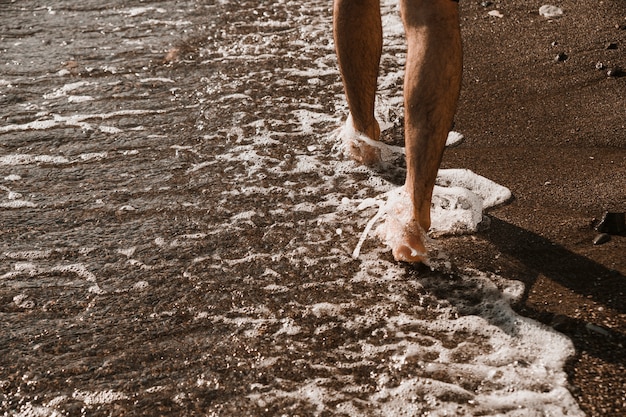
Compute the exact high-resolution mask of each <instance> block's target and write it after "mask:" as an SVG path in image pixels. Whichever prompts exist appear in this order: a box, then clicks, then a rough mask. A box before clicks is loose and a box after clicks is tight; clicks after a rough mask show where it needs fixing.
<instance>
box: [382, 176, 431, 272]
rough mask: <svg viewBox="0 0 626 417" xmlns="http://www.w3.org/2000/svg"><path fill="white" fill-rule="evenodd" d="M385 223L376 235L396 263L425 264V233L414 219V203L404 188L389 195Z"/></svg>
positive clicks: (384, 213) (385, 208)
mask: <svg viewBox="0 0 626 417" xmlns="http://www.w3.org/2000/svg"><path fill="white" fill-rule="evenodd" d="M383 211H384V212H383V218H384V222H383V223H382V224H381V225H380V226H378V228H377V229H376V234H377V235H378V237H380V239H381V240H383V242H385V243H386V244H387V245H388V246H389V247H391V251H392V254H393V257H394V258H395V260H396V261H403V262H424V261H426V260H427V251H426V246H425V245H424V241H425V238H426V237H425V236H426V233H425V231H423V230H422V228H421V227H420V225H419V223H418V222H417V220H416V219H415V218H414V217H413V203H412V202H411V200H410V198H409V195H408V193H407V192H406V191H405V190H404V187H400V188H397V189H395V190H393V191H392V192H390V193H389V194H388V199H387V202H386V203H385V206H384V207H383Z"/></svg>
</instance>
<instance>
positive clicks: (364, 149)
mask: <svg viewBox="0 0 626 417" xmlns="http://www.w3.org/2000/svg"><path fill="white" fill-rule="evenodd" d="M342 137H343V142H344V145H345V147H346V151H347V152H348V154H349V156H350V157H351V158H352V159H354V160H355V161H356V162H358V163H360V164H363V165H367V166H375V165H380V164H381V163H382V161H383V160H382V157H381V150H380V147H379V146H376V145H377V142H378V139H379V138H380V126H379V125H378V122H377V121H376V120H374V125H373V126H372V127H371V128H369V129H368V132H359V131H357V130H356V129H355V128H354V123H353V121H352V116H348V120H346V124H345V126H344V128H343V131H342Z"/></svg>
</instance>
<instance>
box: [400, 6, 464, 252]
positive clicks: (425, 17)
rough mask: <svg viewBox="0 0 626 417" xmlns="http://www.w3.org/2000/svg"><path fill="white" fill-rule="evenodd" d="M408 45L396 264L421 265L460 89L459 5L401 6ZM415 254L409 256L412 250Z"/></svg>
mask: <svg viewBox="0 0 626 417" xmlns="http://www.w3.org/2000/svg"><path fill="white" fill-rule="evenodd" d="M401 13H402V21H403V23H404V26H405V31H406V37H407V42H408V54H407V62H406V73H405V79H404V96H405V99H404V105H405V132H404V134H405V146H406V159H407V175H406V183H405V190H406V192H407V194H408V197H409V199H410V200H411V201H412V202H413V213H412V217H411V221H410V222H409V224H407V225H406V230H405V232H404V233H403V234H404V239H405V240H406V242H405V244H404V245H399V246H397V247H395V248H392V249H393V254H394V257H395V258H396V259H397V260H403V261H408V262H419V261H421V260H423V259H421V256H419V255H415V253H416V252H415V250H417V251H418V252H419V251H422V252H425V250H422V249H423V248H424V246H423V244H422V242H421V237H422V236H421V234H422V232H421V231H423V232H427V231H428V229H429V228H430V205H431V198H432V193H433V188H434V185H435V179H436V177H437V171H438V170H439V165H440V164H441V158H442V156H443V150H444V148H445V143H446V137H447V134H448V131H449V129H450V127H451V126H452V121H453V118H454V113H455V111H456V105H457V101H458V97H459V91H460V88H461V73H462V47H461V34H460V28H459V17H458V4H457V3H456V2H454V1H452V0H401ZM411 249H413V250H411Z"/></svg>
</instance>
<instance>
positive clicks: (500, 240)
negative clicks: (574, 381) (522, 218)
mask: <svg viewBox="0 0 626 417" xmlns="http://www.w3.org/2000/svg"><path fill="white" fill-rule="evenodd" d="M483 236H485V237H486V238H487V240H488V241H490V242H491V243H492V244H493V245H495V246H496V248H497V249H498V250H499V251H500V252H501V253H502V254H505V255H506V256H507V257H508V258H509V259H511V260H513V261H514V262H516V264H517V265H518V268H519V270H517V271H516V275H517V276H516V277H515V279H518V280H521V281H523V282H524V284H525V286H526V290H525V294H524V297H523V299H522V300H521V301H520V302H519V304H518V305H517V307H516V309H517V310H518V311H519V312H520V313H521V314H523V315H525V316H528V317H531V318H534V319H536V320H538V321H540V322H542V323H544V324H547V325H550V326H551V327H553V328H555V329H556V330H558V331H560V332H561V333H564V334H566V335H567V336H568V337H570V338H571V339H572V340H573V341H574V344H575V346H576V349H577V351H578V352H581V351H586V352H587V353H590V354H592V355H593V356H596V357H599V358H601V359H603V360H605V361H607V362H612V363H626V358H624V355H623V351H622V352H620V351H621V350H622V349H623V348H620V347H619V346H623V345H624V343H626V335H625V334H624V333H622V332H621V331H619V330H616V329H611V328H608V327H606V326H605V325H603V323H602V322H603V318H606V314H607V313H603V312H599V313H598V315H597V318H596V319H595V320H594V321H595V323H591V322H587V321H585V320H582V319H579V318H576V317H571V316H570V315H567V314H558V313H551V312H548V311H545V310H544V311H541V310H538V309H536V308H534V307H533V306H532V305H529V303H528V302H527V301H529V297H530V291H531V289H532V288H533V286H534V285H535V284H536V283H537V281H538V280H539V279H540V278H542V277H545V278H547V279H549V280H551V281H553V282H555V283H557V284H558V285H560V286H562V287H565V288H568V289H570V290H572V291H573V292H575V293H577V294H579V295H581V296H584V297H585V298H587V299H590V300H593V301H595V302H596V303H599V304H601V305H603V306H604V307H609V308H610V309H611V310H613V311H615V312H617V314H620V315H623V314H624V313H626V303H625V301H624V298H625V297H624V293H626V277H624V275H623V274H621V273H620V272H618V271H615V270H611V269H609V268H607V267H606V266H604V265H601V264H599V263H597V262H594V261H593V260H590V259H588V258H586V257H584V256H581V255H578V254H576V253H573V252H571V251H569V250H568V249H566V248H565V247H563V246H560V245H558V244H555V243H554V242H552V241H550V240H548V239H546V238H544V237H542V236H539V235H538V234H536V233H533V232H531V231H528V230H524V229H522V228H519V227H517V226H515V225H513V224H510V223H508V222H505V221H503V220H500V219H498V218H495V217H492V218H491V227H490V228H489V230H487V231H485V232H484V233H483ZM516 269H517V268H516ZM504 276H507V274H506V272H505V274H504ZM507 277H508V276H507ZM553 297H559V294H554V295H553ZM563 301H564V302H566V300H563ZM557 303H558V300H557ZM578 308H581V309H584V308H585V307H584V306H569V308H568V310H569V311H574V310H576V309H578ZM613 314H614V313H613Z"/></svg>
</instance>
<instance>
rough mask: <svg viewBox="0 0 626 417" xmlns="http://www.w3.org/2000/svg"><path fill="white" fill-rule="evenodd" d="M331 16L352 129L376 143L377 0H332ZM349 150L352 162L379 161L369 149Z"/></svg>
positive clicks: (379, 27) (379, 30)
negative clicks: (332, 17)
mask: <svg viewBox="0 0 626 417" xmlns="http://www.w3.org/2000/svg"><path fill="white" fill-rule="evenodd" d="M333 13H334V25H333V26H334V35H335V47H336V50H337V59H338V61H339V69H340V71H341V76H342V79H343V84H344V89H345V92H346V99H347V101H348V108H349V109H350V114H351V115H352V122H353V124H354V129H355V130H356V131H357V132H360V133H362V134H364V135H366V136H367V137H368V138H370V139H373V140H378V139H379V137H380V128H379V126H378V122H377V121H376V119H375V118H374V101H375V95H376V80H377V77H378V66H379V64H380V56H381V54H382V44H383V40H382V37H383V31H382V23H381V17H380V0H335V3H334V10H333ZM350 151H351V153H352V156H353V158H354V159H356V160H357V161H358V162H361V163H363V164H366V165H372V164H375V163H377V162H379V159H380V156H379V154H378V151H377V150H376V149H375V148H372V147H370V146H360V147H352V148H351V149H350Z"/></svg>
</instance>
